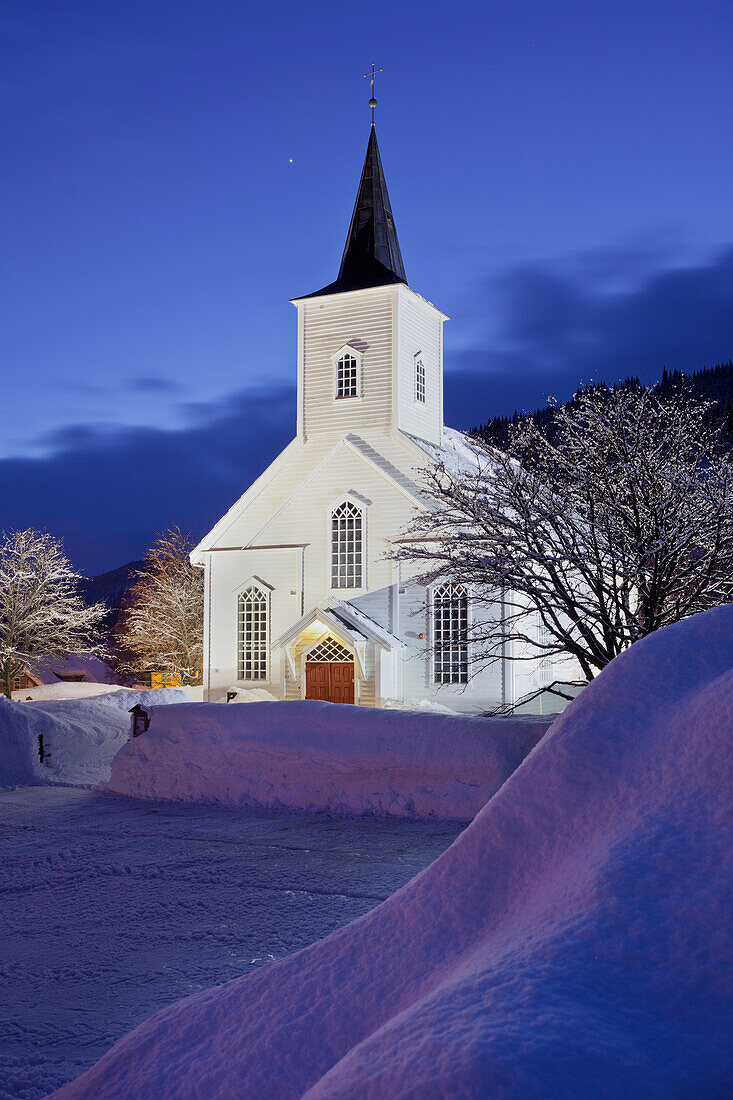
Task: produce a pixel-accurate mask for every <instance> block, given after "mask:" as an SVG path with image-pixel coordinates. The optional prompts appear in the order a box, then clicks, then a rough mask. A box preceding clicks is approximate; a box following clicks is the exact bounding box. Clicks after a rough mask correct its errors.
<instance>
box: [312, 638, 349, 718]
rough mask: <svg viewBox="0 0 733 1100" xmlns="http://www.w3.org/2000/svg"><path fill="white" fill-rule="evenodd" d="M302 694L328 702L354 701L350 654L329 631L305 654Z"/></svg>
mask: <svg viewBox="0 0 733 1100" xmlns="http://www.w3.org/2000/svg"><path fill="white" fill-rule="evenodd" d="M305 697H306V699H323V700H325V701H326V702H328V703H353V702H354V657H353V655H352V654H351V653H349V651H348V649H347V648H346V646H343V645H342V644H341V642H339V641H338V640H337V639H336V638H334V637H333V635H332V634H327V635H326V637H325V638H322V639H321V640H320V642H318V643H317V644H316V645H315V646H314V647H313V649H311V650H309V652H308V654H307V655H306V658H305Z"/></svg>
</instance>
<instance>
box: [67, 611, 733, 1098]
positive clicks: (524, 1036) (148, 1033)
mask: <svg viewBox="0 0 733 1100" xmlns="http://www.w3.org/2000/svg"><path fill="white" fill-rule="evenodd" d="M732 666H733V607H731V606H728V607H724V608H718V609H716V610H714V611H711V612H708V613H707V614H705V615H699V616H696V617H695V618H693V619H690V620H688V621H686V622H684V623H682V624H679V625H677V626H674V627H670V628H668V629H666V630H664V631H661V632H660V633H658V634H655V635H652V636H651V637H649V638H646V639H644V640H643V641H641V642H640V643H638V644H637V645H635V646H634V647H633V648H632V649H630V650H629V651H627V652H626V653H624V654H622V655H621V656H620V657H619V658H617V659H616V660H615V661H614V662H613V663H612V664H611V665H610V666H609V667H608V668H607V669H606V670H605V671H604V672H603V674H602V675H601V676H600V677H599V678H598V679H597V680H596V681H595V682H594V683H593V684H591V686H590V687H589V688H587V689H586V691H584V692H583V694H582V695H581V696H579V697H578V698H577V699H576V700H575V701H574V702H573V703H571V704H570V706H569V707H568V709H567V710H566V711H565V712H564V714H562V715H561V716H560V717H559V718H558V719H556V721H555V723H554V725H553V727H552V729H551V730H550V731H549V733H548V734H547V735H546V737H545V738H544V739H543V740H542V741H541V742H540V744H539V745H538V747H537V749H536V750H535V751H534V752H533V753H532V754H531V755H530V756H529V757H528V758H527V759H526V760H525V761H524V763H523V764H522V766H521V767H520V768H519V769H518V770H517V771H516V772H515V773H514V775H513V776H511V778H510V779H509V780H508V781H507V782H506V783H505V784H504V786H503V787H502V788H501V790H500V791H499V792H498V793H497V794H496V795H495V797H494V798H493V799H492V800H491V802H489V804H488V805H487V806H486V808H485V809H484V810H483V811H482V813H481V814H479V816H478V817H477V818H476V820H475V821H474V822H473V823H472V825H471V826H470V827H469V828H468V829H466V830H465V831H464V832H463V833H462V834H461V836H460V837H459V838H458V839H457V840H456V842H455V843H454V844H453V845H452V847H451V848H449V849H448V851H447V852H446V853H445V854H444V855H443V856H441V857H440V858H439V859H438V860H437V861H436V862H435V863H434V864H432V866H431V867H429V868H428V869H427V870H426V871H425V872H423V873H422V874H421V875H418V877H417V878H415V879H413V880H412V882H411V883H409V884H408V885H407V886H406V887H404V888H403V889H402V890H400V891H398V892H397V893H396V894H394V895H393V896H392V897H391V898H389V899H388V900H387V901H386V902H384V903H383V904H382V905H380V906H379V907H378V908H376V909H373V910H372V911H371V912H370V913H368V914H367V915H366V916H364V917H362V918H360V919H359V920H357V921H355V922H354V923H353V924H350V925H348V926H347V927H346V928H344V929H342V930H340V931H338V932H336V933H334V934H333V935H332V936H330V937H328V938H327V939H325V940H322V941H321V942H319V943H316V944H314V945H313V946H312V947H309V948H307V949H306V950H304V951H301V952H299V953H298V954H295V955H292V956H290V957H288V958H285V959H283V960H282V961H279V962H275V963H273V964H271V965H269V966H265V967H262V968H261V969H260V970H257V971H256V972H255V973H254V974H251V975H249V976H248V977H246V978H241V979H237V980H236V981H233V982H230V983H229V984H228V985H225V986H222V987H221V988H218V989H213V990H210V991H208V992H205V993H202V994H198V995H196V996H194V997H191V998H189V999H188V1000H185V1001H182V1002H180V1003H179V1004H176V1005H173V1006H172V1007H170V1008H168V1009H166V1010H164V1011H163V1012H161V1013H159V1014H158V1015H156V1016H153V1017H152V1018H151V1019H150V1020H148V1021H147V1022H146V1023H144V1024H143V1025H142V1026H141V1027H139V1028H138V1029H137V1030H136V1031H134V1032H132V1033H131V1034H130V1035H128V1036H127V1037H126V1038H125V1039H123V1040H121V1041H120V1042H119V1043H117V1045H116V1046H115V1047H113V1049H112V1050H111V1051H110V1053H109V1054H107V1055H106V1056H105V1057H104V1058H103V1059H102V1060H101V1061H100V1062H99V1063H98V1064H97V1065H96V1066H95V1067H93V1068H92V1069H91V1070H90V1071H89V1072H88V1073H86V1074H85V1075H84V1076H83V1077H81V1078H80V1079H79V1080H78V1081H77V1082H76V1083H74V1084H71V1085H70V1086H68V1087H66V1088H64V1089H62V1090H61V1091H60V1092H59V1093H58V1094H57V1095H58V1096H59V1097H63V1098H65V1100H72V1098H73V1100H87V1098H89V1100H92V1098H94V1100H122V1098H123V1097H129V1096H135V1097H137V1098H138V1100H146V1098H152V1097H155V1098H156V1100H172V1098H173V1097H176V1098H181V1100H186V1098H190V1097H193V1096H207V1097H210V1098H212V1100H215V1098H225V1097H231V1096H244V1095H246V1096H257V1097H260V1098H265V1097H277V1098H279V1100H285V1098H288V1097H300V1096H303V1095H304V1094H307V1096H308V1097H309V1100H316V1098H319V1100H323V1098H326V1097H339V1098H342V1097H351V1098H353V1097H390V1098H392V1097H407V1096H419V1097H421V1098H428V1100H431V1098H438V1097H441V1098H442V1097H446V1096H461V1097H483V1096H497V1097H501V1098H502V1100H506V1098H516V1100H520V1098H521V1100H525V1098H530V1097H531V1098H534V1097H550V1096H563V1097H564V1098H570V1100H576V1098H577V1100H581V1098H582V1100H586V1098H587V1097H618V1098H621V1097H629V1096H643V1097H645V1100H657V1098H658V1100H662V1098H664V1100H668V1098H669V1097H671V1096H675V1097H682V1096H688V1097H692V1096H705V1097H707V1098H712V1097H723V1096H728V1095H730V1083H731V1080H732V1079H733V1038H732V1037H733V1007H732V1000H733V992H732V991H731V986H730V972H731V964H733V947H732V944H731V932H730V909H729V906H730V897H731V877H732V876H731V860H732V853H733V837H732V836H731V832H732V830H731V811H730V807H729V799H730V791H731V778H732V776H731V740H732V737H733V667H732ZM172 713H173V710H171V714H172Z"/></svg>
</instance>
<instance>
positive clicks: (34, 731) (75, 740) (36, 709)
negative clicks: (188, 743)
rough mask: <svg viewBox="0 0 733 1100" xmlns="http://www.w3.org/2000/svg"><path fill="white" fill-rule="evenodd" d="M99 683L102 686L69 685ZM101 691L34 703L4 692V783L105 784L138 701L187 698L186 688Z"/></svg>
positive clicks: (0, 715)
mask: <svg viewBox="0 0 733 1100" xmlns="http://www.w3.org/2000/svg"><path fill="white" fill-rule="evenodd" d="M54 686H55V685H54ZM95 686H96V687H97V688H98V689H99V688H100V685H93V684H76V685H69V684H67V685H65V687H79V688H89V687H95ZM101 690H102V691H103V692H105V694H101V695H100V694H97V695H93V696H90V697H86V698H83V697H79V698H75V699H63V700H59V699H53V698H52V699H51V700H44V701H42V702H33V703H16V702H12V703H11V702H10V701H9V700H8V699H6V698H4V697H3V696H0V788H2V787H15V786H25V785H28V784H31V785H33V784H39V783H40V784H45V783H69V784H72V785H81V786H89V785H92V784H97V783H103V782H105V781H106V780H107V779H108V778H109V772H110V765H111V763H112V758H113V757H114V755H115V753H117V752H118V751H119V750H120V748H121V747H122V746H123V745H124V744H125V742H126V741H127V739H128V737H129V736H130V715H129V713H128V710H129V708H130V707H132V706H134V705H135V703H138V702H139V703H142V704H143V705H144V706H145V705H150V703H151V701H153V700H154V701H155V702H156V703H157V704H160V703H166V704H167V703H171V702H175V703H181V702H183V701H184V700H186V699H187V698H188V696H187V694H186V691H185V690H184V689H182V688H159V689H156V690H151V689H149V688H142V689H140V690H136V689H132V688H130V689H128V688H117V689H116V690H115V691H111V692H109V691H107V689H106V688H104V687H102V688H101ZM39 735H40V736H42V737H43V747H44V760H43V762H41V760H40V757H39V751H38V738H39Z"/></svg>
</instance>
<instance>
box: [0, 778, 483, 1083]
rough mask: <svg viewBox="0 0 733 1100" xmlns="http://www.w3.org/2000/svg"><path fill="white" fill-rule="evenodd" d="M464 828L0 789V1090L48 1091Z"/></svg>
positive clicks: (313, 935)
mask: <svg viewBox="0 0 733 1100" xmlns="http://www.w3.org/2000/svg"><path fill="white" fill-rule="evenodd" d="M460 828H461V827H460V826H458V825H453V824H446V823H437V824H431V823H427V822H406V821H401V822H399V823H396V822H394V821H391V822H385V821H379V820H374V819H365V820H343V819H340V820H337V819H329V818H313V817H310V818H309V817H303V816H296V815H278V816H275V815H264V814H260V815H255V814H243V813H239V812H236V811H232V810H225V809H219V808H215V807H206V806H181V807H178V806H172V805H170V804H168V805H152V804H150V803H141V802H135V801H131V800H128V799H125V798H120V797H116V796H114V795H105V794H100V793H98V792H95V791H89V790H80V789H74V788H58V787H57V788H48V787H45V788H44V787H32V788H24V789H20V790H16V791H4V792H0V838H1V839H0V844H1V847H0V854H1V861H0V892H1V893H2V903H1V904H0V914H1V916H0V1097H2V1098H3V1100H6V1098H8V1097H13V1098H23V1100H30V1098H35V1097H41V1096H44V1095H46V1093H47V1092H49V1091H50V1090H51V1089H52V1088H56V1087H57V1086H59V1085H60V1084H62V1083H63V1082H64V1081H67V1080H69V1079H70V1078H72V1077H75V1076H77V1075H78V1074H79V1073H80V1072H81V1071H82V1070H83V1069H85V1068H87V1067H88V1066H90V1065H91V1064H92V1063H93V1062H95V1061H96V1060H97V1059H98V1058H99V1057H100V1056H101V1055H102V1054H103V1053H104V1051H105V1050H107V1049H108V1047H109V1046H111V1044H112V1043H113V1042H114V1041H115V1040H116V1039H118V1038H119V1037H120V1036H121V1035H123V1034H124V1033H125V1032H127V1031H129V1030H130V1029H131V1028H133V1027H135V1025H136V1024H138V1023H140V1021H142V1020H143V1019H145V1018H146V1017H147V1016H149V1015H150V1014H151V1013H152V1012H155V1011H156V1010H157V1009H159V1008H161V1007H163V1006H164V1005H166V1004H169V1003H170V1002H171V1001H174V1000H176V999H178V998H179V997H185V996H187V995H188V994H190V993H194V992H196V991H198V990H201V989H204V988H206V987H208V986H211V985H214V984H217V983H220V982H225V981H228V980H229V979H230V978H234V977H236V976H237V975H239V974H243V973H245V972H246V971H247V970H248V969H250V968H251V967H254V966H258V965H260V964H261V963H263V962H267V961H269V960H270V959H272V958H278V957H280V956H282V955H285V954H287V953H289V952H292V951H296V950H298V949H299V948H301V947H304V946H306V944H309V943H311V941H313V940H315V939H318V938H320V937H322V936H325V935H326V934H327V933H329V932H331V931H333V929H335V928H337V927H339V926H340V925H342V924H345V923H346V922H347V921H350V920H353V919H354V918H355V917H358V916H359V915H360V914H362V913H364V912H366V911H367V910H368V909H370V908H371V907H372V906H374V905H376V904H377V903H378V902H380V901H381V900H383V899H384V898H386V897H387V896H388V895H389V894H391V893H393V892H394V890H396V889H397V888H398V887H400V886H402V885H403V884H404V883H405V882H407V881H408V880H409V879H410V878H411V877H412V876H413V875H414V874H416V873H417V872H418V871H419V870H421V869H422V868H423V867H425V866H427V864H429V863H430V862H432V860H433V859H435V858H436V856H438V855H439V854H440V853H441V852H442V851H443V850H444V849H445V848H447V847H448V845H449V844H450V843H451V842H452V841H453V839H454V838H455V837H456V836H457V835H458V833H459V832H460Z"/></svg>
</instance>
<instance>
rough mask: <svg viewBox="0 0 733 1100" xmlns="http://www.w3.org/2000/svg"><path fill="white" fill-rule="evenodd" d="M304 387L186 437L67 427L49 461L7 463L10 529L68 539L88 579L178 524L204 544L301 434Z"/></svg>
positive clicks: (231, 409) (227, 409) (6, 522)
mask: <svg viewBox="0 0 733 1100" xmlns="http://www.w3.org/2000/svg"><path fill="white" fill-rule="evenodd" d="M294 420H295V392H294V389H293V390H291V389H290V388H287V389H272V390H268V391H265V390H262V391H258V392H254V393H253V392H251V391H249V392H247V393H245V394H241V393H240V394H232V395H231V396H230V397H229V398H228V399H227V400H226V401H225V402H221V403H216V404H211V405H208V406H204V407H201V408H200V409H199V413H198V417H197V419H196V420H195V422H192V423H191V424H190V426H189V427H188V428H186V429H182V430H178V431H175V430H169V431H165V430H161V429H155V428H119V429H113V430H106V431H90V430H89V429H87V428H85V427H83V426H82V427H81V428H80V429H64V430H63V432H60V433H58V434H57V436H56V438H55V441H54V442H55V447H54V449H53V450H52V452H51V453H50V454H49V455H48V457H45V458H6V459H3V460H2V461H0V486H3V487H4V489H5V491H4V492H3V493H2V500H0V529H4V530H8V529H10V528H24V527H31V526H33V527H41V528H45V529H46V530H48V531H50V532H51V533H52V534H54V535H60V536H63V538H64V542H65V546H66V552H67V554H68V556H69V558H70V559H71V561H72V562H73V563H74V565H75V566H76V567H77V568H79V569H80V570H81V571H82V572H84V573H86V574H89V575H91V574H94V573H98V572H102V571H104V570H107V569H112V568H114V567H115V566H117V565H119V564H121V563H123V562H125V561H129V560H131V559H133V558H138V557H140V555H141V553H142V552H143V551H144V550H145V548H146V547H147V546H148V545H149V544H150V542H151V541H152V538H153V536H154V535H155V533H156V532H158V531H161V530H163V529H165V528H166V527H169V526H171V525H173V524H178V525H179V526H180V527H181V528H182V529H184V530H190V531H191V533H192V534H193V535H194V537H196V538H198V537H200V536H201V535H203V534H204V533H205V531H206V530H207V529H208V528H209V527H211V526H213V524H214V523H215V522H216V521H217V520H218V519H219V518H220V516H222V515H223V514H224V512H225V511H226V510H227V508H229V507H230V506H231V505H232V504H233V503H234V501H235V500H236V499H237V497H239V496H240V494H241V493H242V492H243V491H244V490H245V489H246V488H247V486H248V484H249V483H250V482H251V481H252V480H254V478H255V477H256V476H257V475H258V474H260V473H261V472H262V470H263V469H264V468H265V466H266V465H267V463H269V462H270V461H271V460H272V459H273V458H275V456H276V455H277V454H278V452H279V451H280V450H282V448H283V447H284V446H285V445H286V444H287V443H288V442H289V440H290V439H291V438H292V437H293V435H294V428H295V423H294Z"/></svg>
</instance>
